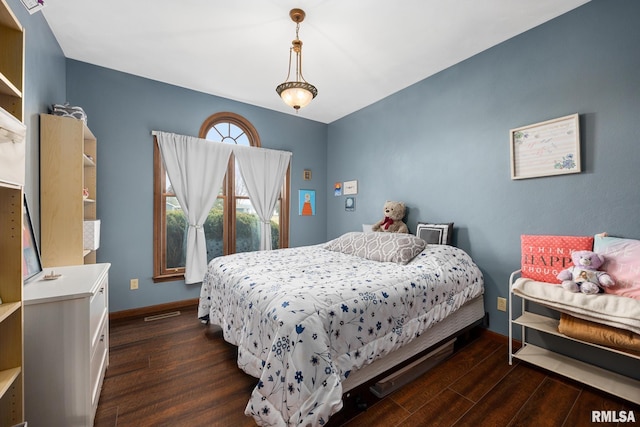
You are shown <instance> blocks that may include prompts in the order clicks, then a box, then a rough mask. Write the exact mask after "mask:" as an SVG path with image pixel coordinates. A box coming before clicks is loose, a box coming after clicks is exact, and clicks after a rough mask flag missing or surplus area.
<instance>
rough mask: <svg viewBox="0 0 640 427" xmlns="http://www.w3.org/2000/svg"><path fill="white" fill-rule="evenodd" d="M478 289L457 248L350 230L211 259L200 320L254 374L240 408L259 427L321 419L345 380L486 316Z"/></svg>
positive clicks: (477, 278) (477, 274)
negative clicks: (315, 241) (307, 242)
mask: <svg viewBox="0 0 640 427" xmlns="http://www.w3.org/2000/svg"><path fill="white" fill-rule="evenodd" d="M483 292H484V282H483V277H482V273H481V271H480V270H479V269H478V267H477V266H476V264H475V263H474V262H473V260H472V259H471V257H470V256H469V255H468V254H467V253H465V252H464V251H463V250H461V249H459V248H456V247H453V246H450V245H432V244H425V242H424V240H422V239H419V238H417V237H415V236H412V235H408V234H405V235H398V234H395V233H347V234H345V235H343V236H341V237H339V238H337V239H334V240H332V241H330V242H328V243H326V244H321V245H312V246H305V247H299V248H291V249H279V250H273V251H262V252H248V253H239V254H234V255H228V256H223V257H219V258H215V259H213V260H212V261H211V262H210V263H209V267H208V271H207V274H206V276H205V278H204V281H203V284H202V289H201V295H200V305H199V310H198V316H199V318H200V319H203V320H205V321H209V322H210V323H212V324H216V325H220V326H221V328H222V331H223V336H224V338H225V340H226V341H228V342H229V343H231V344H234V345H236V346H237V347H238V366H239V367H240V368H241V369H242V370H244V371H245V372H246V373H248V374H249V375H252V376H254V377H255V378H257V379H258V381H257V384H256V387H255V388H254V390H253V391H252V394H251V396H250V399H249V402H248V404H247V407H246V410H245V413H246V414H247V415H250V416H252V417H253V418H254V419H255V421H256V422H257V423H258V424H259V425H262V426H285V425H303V426H307V425H311V426H317V425H323V424H325V423H326V422H327V421H328V419H329V417H330V416H331V415H332V414H334V413H335V412H337V411H338V410H340V409H341V407H342V395H343V393H344V392H345V391H346V390H345V385H347V386H348V387H349V388H353V387H355V385H357V384H360V383H362V382H364V381H366V379H367V378H369V377H371V375H374V374H375V373H376V372H377V373H379V372H381V370H383V369H386V365H387V364H388V363H385V361H391V363H397V362H398V361H399V360H404V359H405V358H406V357H408V356H409V355H412V354H415V353H416V352H418V351H420V350H421V349H424V348H428V346H429V345H431V344H435V343H437V342H438V341H439V340H441V339H442V337H444V336H447V335H451V334H453V333H455V332H457V331H459V330H461V329H463V328H465V327H467V326H469V325H470V324H472V323H473V322H477V321H478V320H480V319H482V318H483V317H484V308H483V302H482V295H483ZM448 319H456V320H455V322H454V323H453V326H450V325H448ZM432 330H434V331H437V333H436V334H434V337H433V338H431V339H429V336H430V332H431V331H432ZM406 349H409V350H408V353H409V354H407V351H406ZM403 350H405V352H404V354H403ZM372 368H375V369H373V373H372V374H370V375H363V374H362V373H363V372H365V371H366V370H367V369H372Z"/></svg>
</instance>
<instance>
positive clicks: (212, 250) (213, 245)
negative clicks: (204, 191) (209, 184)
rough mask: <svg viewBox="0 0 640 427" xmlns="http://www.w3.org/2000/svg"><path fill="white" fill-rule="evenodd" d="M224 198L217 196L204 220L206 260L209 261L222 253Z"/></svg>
mask: <svg viewBox="0 0 640 427" xmlns="http://www.w3.org/2000/svg"><path fill="white" fill-rule="evenodd" d="M223 206H224V199H223V198H222V197H218V198H217V199H216V202H215V203H214V204H213V208H211V210H210V211H209V215H207V220H206V221H205V222H204V236H205V241H206V244H207V262H209V261H211V260H212V259H214V258H215V257H218V256H220V255H223V253H224V244H223V241H222V239H223V224H224V215H223Z"/></svg>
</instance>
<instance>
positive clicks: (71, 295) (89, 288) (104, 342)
mask: <svg viewBox="0 0 640 427" xmlns="http://www.w3.org/2000/svg"><path fill="white" fill-rule="evenodd" d="M110 266H111V264H86V265H77V266H69V267H54V268H47V269H46V270H45V274H50V273H51V271H52V270H53V272H54V273H55V274H61V276H60V277H59V278H58V279H56V280H37V281H34V282H31V283H28V284H26V285H25V287H24V294H23V297H24V397H25V420H26V421H27V422H28V423H29V427H73V426H92V425H93V420H94V417H95V413H96V408H97V407H98V399H99V398H100V389H101V388H102V381H103V379H104V374H105V371H106V369H107V365H108V364H109V307H108V304H109V293H108V291H109V286H108V282H109V280H108V279H109V274H108V272H109V267H110Z"/></svg>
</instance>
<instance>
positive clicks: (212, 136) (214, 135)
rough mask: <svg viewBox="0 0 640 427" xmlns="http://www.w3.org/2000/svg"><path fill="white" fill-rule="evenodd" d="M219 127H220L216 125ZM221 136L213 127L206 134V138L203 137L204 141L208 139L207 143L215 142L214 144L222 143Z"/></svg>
mask: <svg viewBox="0 0 640 427" xmlns="http://www.w3.org/2000/svg"><path fill="white" fill-rule="evenodd" d="M218 126H220V125H218ZM222 135H224V134H221V133H220V132H219V131H218V129H217V128H216V127H215V126H214V127H212V128H211V129H209V132H207V136H206V137H205V139H208V140H209V141H216V142H220V141H222Z"/></svg>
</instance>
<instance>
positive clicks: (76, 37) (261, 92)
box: [42, 0, 588, 123]
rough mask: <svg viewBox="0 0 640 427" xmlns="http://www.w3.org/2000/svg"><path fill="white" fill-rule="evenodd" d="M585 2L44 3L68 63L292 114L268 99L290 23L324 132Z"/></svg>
mask: <svg viewBox="0 0 640 427" xmlns="http://www.w3.org/2000/svg"><path fill="white" fill-rule="evenodd" d="M587 2H588V0H482V1H479V0H398V1H390V0H366V1H365V0H307V1H302V0H238V1H225V2H222V1H220V0H180V1H176V0H156V1H132V0H103V1H98V0H46V7H45V8H44V9H42V13H43V14H44V16H45V18H46V20H47V22H48V23H49V26H50V27H51V29H52V31H53V33H54V35H55V37H56V39H57V40H58V43H60V46H61V48H62V50H63V52H64V55H65V56H66V57H67V58H71V59H75V60H78V61H82V62H87V63H90V64H95V65H99V66H102V67H106V68H110V69H114V70H118V71H123V72H126V73H130V74H134V75H138V76H142V77H146V78H149V79H152V80H157V81H160V82H165V83H169V84H172V85H176V86H180V87H184V88H189V89H193V90H196V91H200V92H204V93H208V94H212V95H217V96H221V97H225V98H229V99H233V100H236V101H241V102H245V103H248V104H252V105H257V106H259V107H264V108H268V109H270V110H275V111H281V112H284V113H289V114H296V113H295V111H294V110H293V109H292V108H290V107H288V106H286V105H285V104H284V103H283V102H282V101H281V100H280V98H279V97H278V95H277V94H276V92H275V87H276V86H277V85H278V84H280V83H282V82H283V81H284V80H285V78H286V76H287V65H288V61H289V47H290V45H291V41H292V40H293V39H294V38H295V23H294V22H293V21H292V20H291V18H290V17H289V10H291V9H292V8H294V7H297V8H302V9H304V11H305V12H306V18H305V20H304V22H302V24H301V25H300V33H299V37H300V40H302V41H303V43H304V46H303V68H304V77H305V78H306V80H307V81H308V82H309V83H311V84H313V85H315V86H316V87H317V88H318V96H317V97H316V99H314V100H313V101H312V102H311V104H310V105H309V106H307V107H305V108H303V109H301V110H300V111H299V113H298V115H299V116H300V117H304V118H307V119H311V120H315V121H319V122H322V123H331V122H332V121H334V120H337V119H339V118H341V117H344V116H346V115H348V114H350V113H352V112H354V111H357V110H359V109H361V108H363V107H366V106H367V105H370V104H372V103H374V102H376V101H378V100H380V99H382V98H384V97H386V96H388V95H390V94H392V93H394V92H397V91H399V90H401V89H403V88H405V87H407V86H409V85H411V84H413V83H416V82H418V81H420V80H422V79H424V78H426V77H429V76H431V75H433V74H435V73H437V72H439V71H441V70H443V69H445V68H447V67H450V66H452V65H454V64H456V63H458V62H460V61H463V60H465V59H467V58H469V57H471V56H473V55H475V54H477V53H479V52H482V51H483V50H486V49H488V48H490V47H491V46H494V45H496V44H498V43H500V42H502V41H505V40H507V39H509V38H511V37H513V36H515V35H517V34H520V33H522V32H525V31H527V30H529V29H531V28H533V27H535V26H537V25H540V24H542V23H544V22H546V21H548V20H550V19H553V18H554V17H556V16H558V15H561V14H563V13H565V12H568V11H569V10H571V9H574V8H576V7H578V6H580V5H582V4H584V3H587Z"/></svg>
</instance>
